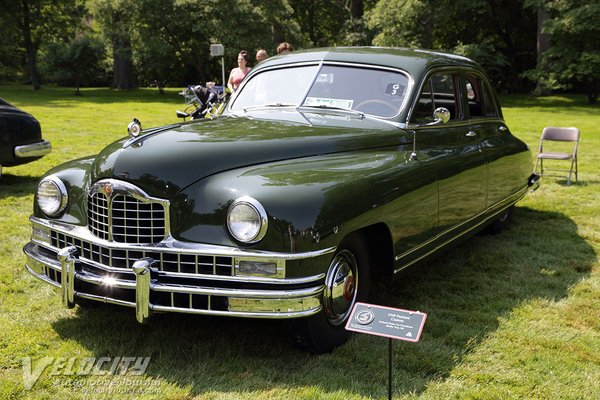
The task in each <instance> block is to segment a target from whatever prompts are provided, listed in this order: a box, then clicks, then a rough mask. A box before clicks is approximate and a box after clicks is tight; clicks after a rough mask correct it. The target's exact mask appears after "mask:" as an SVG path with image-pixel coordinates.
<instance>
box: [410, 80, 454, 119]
mask: <svg viewBox="0 0 600 400" xmlns="http://www.w3.org/2000/svg"><path fill="white" fill-rule="evenodd" d="M456 82H458V80H457V76H456V75H455V74H450V73H437V74H434V75H432V76H431V77H430V78H429V79H428V80H427V82H425V85H423V89H422V90H421V94H420V95H419V100H418V101H417V104H416V105H415V109H414V111H413V114H412V117H411V122H414V123H428V122H432V121H433V112H434V110H435V109H436V108H438V107H444V108H446V109H448V111H450V121H456V120H458V119H460V114H461V113H460V107H459V105H458V104H459V102H457V99H460V97H459V96H458V95H457V91H456V86H457V85H456Z"/></svg>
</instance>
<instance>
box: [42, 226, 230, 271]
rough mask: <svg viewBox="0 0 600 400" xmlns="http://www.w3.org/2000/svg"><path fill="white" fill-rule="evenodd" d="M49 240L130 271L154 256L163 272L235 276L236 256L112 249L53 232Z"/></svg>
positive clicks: (98, 261)
mask: <svg viewBox="0 0 600 400" xmlns="http://www.w3.org/2000/svg"><path fill="white" fill-rule="evenodd" d="M50 239H51V241H50V242H51V244H52V246H53V247H55V248H58V249H62V248H64V247H66V246H68V245H73V246H75V247H77V250H78V252H79V255H80V256H81V257H82V259H87V260H89V261H92V262H95V263H98V264H102V265H105V266H108V267H112V268H123V269H131V268H132V266H133V263H134V262H136V261H137V260H139V259H140V258H142V257H151V258H153V259H154V260H156V261H158V269H159V270H161V271H168V272H182V273H191V274H205V275H222V276H232V275H233V257H223V256H212V255H204V254H184V253H179V252H177V253H172V252H169V251H168V250H163V251H146V250H126V249H111V248H106V247H103V246H100V245H97V244H95V243H93V242H89V241H87V240H81V239H78V238H75V237H71V236H69V235H65V234H63V233H60V232H57V231H54V230H53V231H51V233H50Z"/></svg>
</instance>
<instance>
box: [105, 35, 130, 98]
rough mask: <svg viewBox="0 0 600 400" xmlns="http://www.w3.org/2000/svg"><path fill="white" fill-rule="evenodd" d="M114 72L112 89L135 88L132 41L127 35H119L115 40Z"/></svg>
mask: <svg viewBox="0 0 600 400" xmlns="http://www.w3.org/2000/svg"><path fill="white" fill-rule="evenodd" d="M113 70H114V71H113V73H114V75H113V81H112V84H111V85H110V87H111V89H133V88H135V86H136V85H135V80H134V77H133V61H132V52H131V39H130V38H129V36H128V35H127V34H117V35H116V36H115V38H114V39H113Z"/></svg>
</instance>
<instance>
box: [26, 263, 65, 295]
mask: <svg viewBox="0 0 600 400" xmlns="http://www.w3.org/2000/svg"><path fill="white" fill-rule="evenodd" d="M27 261H28V263H27V264H25V270H26V271H27V272H29V273H30V274H31V275H33V276H35V277H36V278H38V279H39V280H41V281H42V282H46V283H49V284H51V285H52V286H55V287H57V288H60V285H59V284H58V283H56V282H54V281H53V280H52V279H50V278H48V277H47V276H46V275H43V274H38V273H37V272H35V271H34V270H33V269H32V268H31V267H30V266H29V263H37V262H38V261H36V260H33V259H31V258H30V259H29V260H27Z"/></svg>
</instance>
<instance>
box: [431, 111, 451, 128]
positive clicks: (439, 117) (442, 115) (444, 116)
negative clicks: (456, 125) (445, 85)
mask: <svg viewBox="0 0 600 400" xmlns="http://www.w3.org/2000/svg"><path fill="white" fill-rule="evenodd" d="M433 118H434V119H435V123H436V124H437V123H439V122H441V123H443V124H445V123H446V122H448V121H449V120H450V111H448V109H447V108H445V107H438V108H436V109H435V111H434V112H433Z"/></svg>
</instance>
